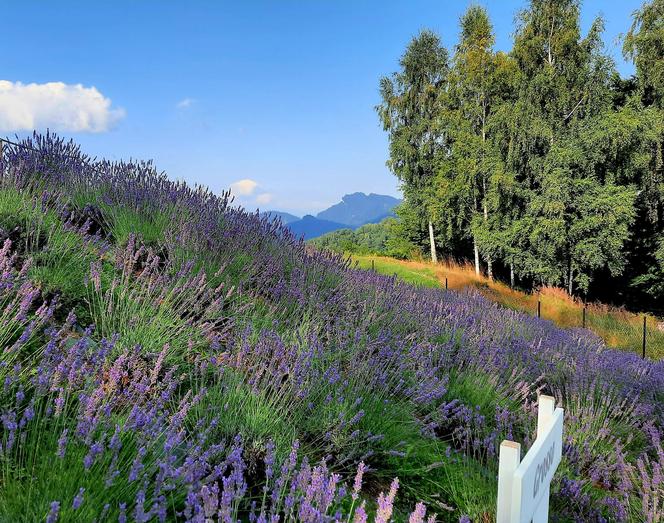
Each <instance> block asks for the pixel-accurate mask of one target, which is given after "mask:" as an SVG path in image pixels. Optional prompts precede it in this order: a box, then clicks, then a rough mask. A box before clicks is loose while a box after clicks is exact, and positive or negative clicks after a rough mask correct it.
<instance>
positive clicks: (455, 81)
mask: <svg viewBox="0 0 664 523" xmlns="http://www.w3.org/2000/svg"><path fill="white" fill-rule="evenodd" d="M579 16H580V5H579V2H577V1H574V0H532V1H531V2H530V3H529V4H528V6H527V7H526V8H525V9H524V10H523V11H521V12H520V13H519V14H518V16H517V22H516V27H515V33H514V42H513V47H512V50H511V51H510V52H509V53H504V52H496V51H494V49H493V45H494V33H493V28H492V24H491V22H490V20H489V17H488V15H487V12H486V11H485V9H484V8H482V7H480V6H477V5H473V6H471V7H470V8H469V9H468V10H467V11H466V13H465V14H464V15H463V16H462V18H461V20H460V35H459V40H458V41H459V43H458V45H456V46H455V47H454V49H453V50H452V51H451V52H450V51H448V50H447V49H446V48H445V47H443V46H442V45H441V41H440V39H439V37H438V36H437V35H435V34H434V33H432V32H430V31H423V32H421V33H420V34H419V35H418V36H417V37H415V38H414V39H413V40H412V41H411V42H410V44H409V45H408V46H407V48H406V50H405V52H404V54H403V56H402V57H401V60H400V68H399V71H398V72H395V73H394V74H392V75H390V76H388V77H384V78H383V79H382V80H381V82H380V92H381V97H382V103H381V104H380V105H379V106H378V107H377V108H376V109H377V112H378V115H379V117H380V121H381V123H382V124H383V126H384V128H385V130H386V131H387V133H388V135H389V144H390V145H389V161H388V165H389V167H390V169H391V170H392V171H393V173H394V174H395V175H396V176H397V177H398V179H399V181H400V182H401V187H402V190H403V194H404V197H405V201H404V204H403V205H402V206H401V207H400V209H399V212H398V214H399V226H398V227H397V228H396V229H395V228H394V224H392V225H391V226H390V227H392V229H391V230H392V231H393V232H394V231H397V232H398V233H399V234H400V235H401V239H400V244H401V249H402V251H401V252H402V253H403V252H405V251H407V250H408V249H407V245H410V246H411V248H415V249H417V250H419V251H420V252H427V253H429V254H430V255H431V257H432V258H433V259H434V260H436V258H437V257H438V256H440V255H443V256H446V257H447V256H452V257H455V258H460V257H466V258H468V259H471V260H473V261H474V263H475V267H476V270H477V271H478V272H479V271H481V270H482V271H485V272H486V273H487V274H488V276H489V277H493V276H494V274H496V273H500V274H501V275H502V277H504V278H506V279H507V278H509V277H510V276H511V279H512V280H513V281H514V280H515V279H517V281H520V282H521V284H522V285H539V284H549V285H558V286H564V287H565V288H567V289H568V291H569V292H570V293H574V294H577V293H580V294H584V295H586V296H588V295H590V296H593V297H595V298H601V299H607V300H608V301H630V300H631V301H632V302H633V303H645V300H650V305H651V306H653V305H656V304H657V302H658V301H660V300H661V296H663V295H664V237H663V224H664V212H663V207H664V206H663V202H664V174H663V168H662V165H663V154H662V149H663V144H664V31H663V30H662V27H664V0H654V1H652V2H650V3H646V4H644V5H643V6H642V8H641V9H640V10H638V11H637V12H635V13H634V18H633V21H632V23H631V27H630V29H629V31H628V32H627V34H626V35H625V36H624V39H623V52H624V55H625V57H626V58H627V59H630V60H632V61H633V62H634V64H635V68H636V74H635V76H634V77H632V78H627V79H625V78H621V77H620V75H619V74H618V73H617V71H616V68H615V64H614V63H613V61H612V60H611V58H610V57H609V56H608V55H607V54H606V52H605V50H604V46H603V43H602V38H601V35H602V32H603V27H604V23H603V20H602V19H601V18H597V19H596V20H595V21H594V23H593V24H592V25H591V27H590V29H589V31H588V32H587V34H585V35H582V34H581V30H580V22H579ZM381 227H384V226H382V225H381ZM388 228H389V227H388ZM358 232H359V231H358ZM357 234H358V233H355V235H357ZM340 235H347V236H348V238H349V241H351V242H352V241H356V240H353V238H356V236H353V235H350V234H349V233H347V232H344V233H339V235H338V236H339V237H341V236H340ZM322 241H327V240H323V239H322V240H321V242H322ZM386 241H387V240H386ZM393 241H396V240H394V239H393Z"/></svg>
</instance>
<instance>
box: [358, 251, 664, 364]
mask: <svg viewBox="0 0 664 523" xmlns="http://www.w3.org/2000/svg"><path fill="white" fill-rule="evenodd" d="M352 258H353V260H354V261H355V262H357V263H358V266H359V267H360V268H363V269H371V268H372V267H373V268H375V270H376V271H377V272H379V273H381V274H386V275H395V276H397V277H398V278H400V279H402V280H404V281H406V282H408V283H412V284H414V285H422V286H426V287H433V286H435V287H439V288H442V287H444V286H445V279H447V285H448V288H449V289H453V290H468V289H475V290H477V291H479V292H480V293H481V294H482V295H484V296H486V297H487V298H489V299H490V300H492V301H494V302H496V303H499V304H500V305H503V306H505V307H508V308H510V309H513V310H517V311H522V312H526V313H528V314H533V315H534V314H537V308H538V301H539V302H540V313H541V317H542V318H544V319H547V320H551V321H553V322H554V323H555V324H556V325H558V326H560V327H564V328H580V327H582V326H583V309H584V307H585V309H586V328H587V329H590V330H591V331H593V332H594V333H595V334H597V335H598V336H599V337H600V338H602V339H603V340H604V342H605V343H606V344H607V345H608V346H610V347H614V348H617V349H622V350H627V351H631V352H636V353H638V354H641V351H642V343H643V318H644V317H645V319H646V349H647V350H646V355H647V356H648V357H650V358H653V359H662V358H664V320H662V319H660V318H657V317H656V316H653V315H652V314H635V313H632V312H629V311H626V310H624V309H622V308H618V307H611V306H609V305H605V304H601V303H583V302H582V301H581V300H579V299H578V298H574V297H571V296H569V295H568V294H567V292H566V291H565V290H564V289H560V288H558V287H547V286H545V287H542V288H540V289H539V291H538V292H535V293H531V294H528V293H524V292H521V291H519V290H515V289H512V288H510V287H509V286H508V285H506V284H504V283H502V282H499V281H495V280H494V281H491V280H489V279H488V278H486V277H485V276H484V275H480V276H477V275H476V274H475V270H474V268H473V267H472V266H471V265H469V264H467V265H462V264H458V263H453V262H449V261H448V262H443V263H439V264H436V265H434V264H432V263H429V262H424V261H411V260H397V259H394V258H387V257H382V256H359V255H353V257H352ZM372 262H373V263H372Z"/></svg>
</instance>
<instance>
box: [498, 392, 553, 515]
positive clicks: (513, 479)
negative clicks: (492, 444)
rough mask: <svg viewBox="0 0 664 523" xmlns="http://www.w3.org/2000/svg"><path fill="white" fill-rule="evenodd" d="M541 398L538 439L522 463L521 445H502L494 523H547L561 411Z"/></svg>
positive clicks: (547, 400)
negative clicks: (496, 509)
mask: <svg viewBox="0 0 664 523" xmlns="http://www.w3.org/2000/svg"><path fill="white" fill-rule="evenodd" d="M554 407H555V400H554V399H553V398H552V397H550V396H540V398H539V407H538V413H537V439H536V440H535V443H533V445H532V447H531V448H530V450H529V451H528V453H527V454H526V455H525V457H524V458H523V461H521V445H519V444H518V443H515V442H513V441H503V443H502V444H501V445H500V461H499V465H498V511H497V514H496V521H497V523H530V522H531V521H532V522H533V523H546V522H547V521H548V518H549V485H550V484H551V480H552V479H553V475H554V473H555V472H556V469H557V468H558V464H559V463H560V460H561V458H562V445H563V409H561V408H558V409H555V410H554Z"/></svg>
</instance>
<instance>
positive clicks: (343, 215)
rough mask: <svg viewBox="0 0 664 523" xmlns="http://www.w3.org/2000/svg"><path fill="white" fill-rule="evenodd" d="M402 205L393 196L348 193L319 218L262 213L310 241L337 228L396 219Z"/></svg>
mask: <svg viewBox="0 0 664 523" xmlns="http://www.w3.org/2000/svg"><path fill="white" fill-rule="evenodd" d="M400 203H401V200H399V199H398V198H394V197H393V196H387V195H382V194H374V193H371V194H368V195H367V194H364V193H362V192H356V193H352V194H346V195H345V196H344V197H343V198H342V199H341V201H340V202H339V203H336V204H334V205H332V206H331V207H329V208H327V209H325V210H323V211H321V212H319V213H318V214H317V215H316V216H312V215H310V214H308V215H307V216H304V217H303V218H298V217H297V216H295V215H293V214H290V213H287V212H282V211H265V212H263V213H262V214H264V215H268V216H270V217H272V218H273V219H274V218H280V219H281V222H282V223H283V224H284V225H287V226H288V227H289V228H290V229H291V231H293V233H295V235H296V236H303V237H304V239H305V240H310V239H312V238H317V237H318V236H322V235H323V234H326V233H328V232H332V231H336V230H338V229H346V228H350V229H356V228H358V227H360V226H362V225H365V224H367V223H378V222H380V221H381V220H383V219H385V218H387V217H388V216H394V208H395V207H396V206H397V205H399V204H400Z"/></svg>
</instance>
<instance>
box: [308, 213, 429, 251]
mask: <svg viewBox="0 0 664 523" xmlns="http://www.w3.org/2000/svg"><path fill="white" fill-rule="evenodd" d="M309 243H310V244H312V245H314V246H316V247H318V248H319V249H327V250H329V251H333V252H338V253H342V254H345V253H353V254H378V255H381V256H392V257H393V258H400V259H407V258H412V257H414V256H416V255H417V254H418V251H419V249H418V248H417V247H416V246H415V245H414V244H413V243H411V242H410V241H409V240H408V239H407V238H406V234H405V231H404V228H403V225H402V223H401V221H400V220H397V219H395V218H386V219H384V220H383V221H381V222H380V223H367V224H366V225H362V226H361V227H359V228H357V229H355V230H353V229H339V230H337V231H333V232H329V233H327V234H324V235H323V236H319V237H318V238H314V239H313V240H309Z"/></svg>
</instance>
